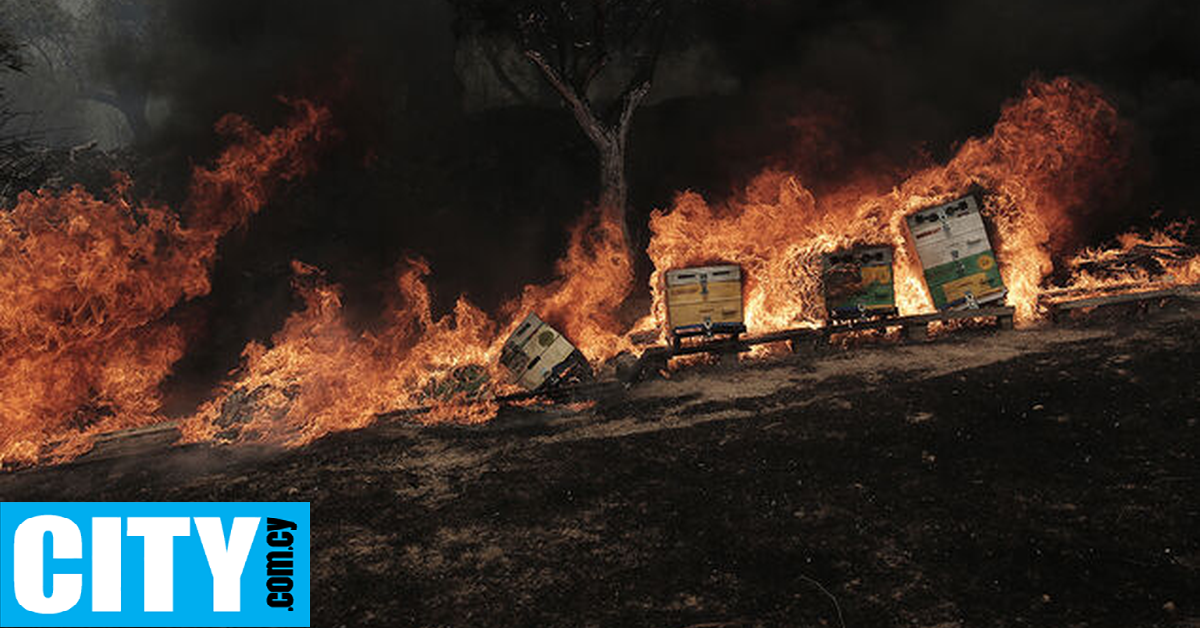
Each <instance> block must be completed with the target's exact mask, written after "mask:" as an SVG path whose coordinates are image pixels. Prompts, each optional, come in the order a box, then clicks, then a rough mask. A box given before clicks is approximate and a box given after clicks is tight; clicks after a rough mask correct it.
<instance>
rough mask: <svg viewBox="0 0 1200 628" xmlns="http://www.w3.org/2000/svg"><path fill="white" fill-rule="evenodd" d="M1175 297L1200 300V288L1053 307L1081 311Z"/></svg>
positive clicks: (1175, 289) (1170, 290)
mask: <svg viewBox="0 0 1200 628" xmlns="http://www.w3.org/2000/svg"><path fill="white" fill-rule="evenodd" d="M1173 297H1182V298H1187V299H1196V298H1200V287H1197V286H1178V287H1175V288H1168V289H1166V290H1151V291H1147V292H1127V293H1124V294H1113V295H1107V296H1098V297H1089V298H1086V299H1075V300H1073V301H1060V302H1057V303H1053V304H1052V305H1051V307H1052V308H1053V309H1055V310H1058V311H1071V310H1079V309H1084V308H1090V307H1104V306H1107V305H1118V304H1121V303H1136V302H1138V301H1151V300H1155V299H1169V298H1173Z"/></svg>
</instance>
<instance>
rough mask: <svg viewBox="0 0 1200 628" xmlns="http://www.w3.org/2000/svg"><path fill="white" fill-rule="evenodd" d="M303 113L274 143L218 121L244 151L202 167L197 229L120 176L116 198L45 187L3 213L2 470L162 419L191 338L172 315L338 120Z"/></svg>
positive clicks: (193, 220) (318, 112)
mask: <svg viewBox="0 0 1200 628" xmlns="http://www.w3.org/2000/svg"><path fill="white" fill-rule="evenodd" d="M295 109H296V112H295V115H294V118H293V120H292V121H291V123H290V124H289V125H288V126H287V127H286V128H282V129H278V130H276V131H274V132H272V133H269V134H265V135H264V134H261V133H259V132H257V131H255V130H254V129H252V128H251V127H250V126H249V125H248V124H247V123H246V122H245V121H244V120H242V119H241V118H238V117H236V116H227V117H225V118H223V119H222V120H221V121H220V122H218V123H217V130H218V131H219V132H221V133H222V134H225V135H228V136H231V137H232V138H233V139H234V144H233V145H232V146H231V147H230V148H228V149H227V150H226V151H225V152H224V153H223V154H222V155H221V156H220V157H219V158H218V160H217V163H216V165H215V166H214V167H213V168H210V169H206V168H200V167H197V168H195V169H194V172H193V175H192V185H191V189H190V193H189V196H188V199H187V201H186V203H185V210H184V214H185V215H186V217H187V223H186V224H184V223H182V222H181V221H180V219H179V217H178V215H177V214H176V213H175V212H173V211H171V210H170V209H168V208H166V207H163V206H156V205H151V204H145V203H141V204H138V203H135V202H134V201H132V200H131V199H130V198H129V189H130V181H129V179H128V177H126V176H125V175H122V174H119V173H118V174H115V177H114V178H115V179H116V183H115V185H114V186H113V189H112V190H111V192H110V193H109V195H108V198H106V199H98V198H94V197H93V196H91V195H89V194H88V193H86V192H85V191H84V190H83V189H82V188H80V187H75V188H72V189H70V190H67V191H65V192H61V193H56V192H51V191H46V190H42V191H40V192H38V193H36V194H31V193H23V194H21V196H20V197H19V198H18V200H17V204H16V207H14V208H13V209H12V210H11V211H9V212H0V362H3V364H4V369H3V370H0V390H3V391H4V394H3V396H2V397H0V428H2V429H0V466H5V465H11V464H18V463H27V462H32V461H34V460H36V459H38V458H39V457H41V456H47V457H48V458H49V459H51V460H61V459H66V458H70V457H73V456H74V455H77V454H78V453H80V452H82V451H84V450H86V449H87V447H88V442H89V437H90V436H91V435H93V434H96V433H98V432H102V431H108V430H114V429H120V428H127V427H135V426H140V425H145V424H148V423H152V422H155V421H157V420H159V418H158V417H157V416H156V413H157V412H158V409H159V405H160V401H161V399H160V395H159V393H158V389H157V387H158V384H159V383H160V382H161V381H162V380H163V378H164V377H166V375H167V374H168V373H169V372H170V369H171V365H172V364H174V363H175V361H176V360H178V359H179V358H180V357H181V355H182V354H183V350H184V344H185V343H184V338H183V334H182V333H181V331H180V330H179V329H178V328H177V327H176V326H175V325H172V324H170V323H168V322H165V321H164V320H163V317H164V315H165V314H166V313H167V312H168V311H169V310H170V309H171V308H172V307H173V306H174V305H175V304H177V303H179V302H181V301H185V300H188V299H192V298H195V297H197V296H200V295H203V294H207V293H208V291H209V278H208V271H209V268H210V266H211V265H212V261H213V257H214V255H215V254H216V247H217V243H218V241H219V240H220V238H221V237H222V236H223V235H224V234H225V233H226V232H228V231H229V230H230V229H232V228H233V227H235V226H236V225H238V224H240V223H241V222H242V221H244V220H245V219H246V218H247V217H249V216H250V215H252V214H254V213H255V212H257V211H258V210H259V209H260V208H261V207H262V205H263V203H264V202H265V200H266V197H267V193H268V192H269V190H270V188H271V187H272V185H273V183H274V182H276V181H279V180H287V179H291V178H294V177H296V176H299V175H301V174H303V173H305V172H306V171H307V170H308V168H309V167H310V163H311V160H310V153H311V150H310V148H311V145H312V144H313V141H314V140H316V139H320V136H321V133H322V131H321V129H322V127H323V126H324V125H325V124H326V122H327V119H328V113H327V112H326V111H325V110H324V109H321V108H318V107H315V106H313V105H311V104H309V103H305V102H299V103H296V104H295Z"/></svg>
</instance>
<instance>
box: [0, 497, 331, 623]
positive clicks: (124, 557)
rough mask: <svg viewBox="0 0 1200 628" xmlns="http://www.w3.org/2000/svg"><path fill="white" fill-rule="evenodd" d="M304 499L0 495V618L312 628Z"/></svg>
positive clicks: (0, 620)
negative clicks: (26, 498) (5, 498)
mask: <svg viewBox="0 0 1200 628" xmlns="http://www.w3.org/2000/svg"><path fill="white" fill-rule="evenodd" d="M311 531H312V529H311V527H310V526H309V505H308V503H306V502H169V503H168V502H162V503H154V502H90V503H85V502H14V503H0V626H308V625H309V599H310V598H309V550H310V540H311V538H312V537H311Z"/></svg>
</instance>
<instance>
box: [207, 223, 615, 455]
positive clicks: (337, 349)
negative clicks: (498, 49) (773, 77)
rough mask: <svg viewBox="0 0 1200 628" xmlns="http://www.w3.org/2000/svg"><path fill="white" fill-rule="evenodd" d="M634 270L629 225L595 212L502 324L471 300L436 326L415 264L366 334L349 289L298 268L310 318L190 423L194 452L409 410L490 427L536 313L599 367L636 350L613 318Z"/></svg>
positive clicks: (292, 439)
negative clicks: (511, 339)
mask: <svg viewBox="0 0 1200 628" xmlns="http://www.w3.org/2000/svg"><path fill="white" fill-rule="evenodd" d="M631 269H632V263H631V261H630V259H629V255H628V252H627V250H626V248H625V246H624V239H623V232H622V230H621V227H620V223H619V222H618V218H617V217H616V216H615V215H609V214H605V213H601V212H598V211H593V212H589V213H588V214H587V215H586V216H585V217H584V219H583V220H582V221H581V222H580V223H579V224H578V225H576V227H575V228H574V229H573V230H572V233H571V239H570V246H569V248H568V252H567V255H566V257H565V258H564V259H562V260H560V261H559V263H558V266H557V275H558V277H557V279H556V280H555V281H553V282H551V283H550V284H547V285H545V286H533V285H531V286H526V287H525V289H524V290H523V292H522V294H521V296H520V297H518V298H516V299H514V300H513V301H511V302H510V303H508V304H506V305H505V306H503V307H502V308H501V312H500V315H499V317H500V320H501V321H502V323H501V324H498V323H497V322H496V321H494V320H493V319H492V318H491V317H489V316H488V315H486V314H484V312H483V311H481V310H480V309H479V308H477V307H475V306H474V305H472V304H471V303H470V302H468V301H467V300H466V299H465V298H461V297H460V298H459V299H458V301H457V303H456V305H455V307H454V311H453V312H451V313H450V314H447V315H446V316H443V317H440V318H435V317H434V316H433V314H432V311H431V301H432V299H431V298H430V294H429V289H428V287H427V286H426V277H427V276H428V275H429V274H430V269H429V267H428V265H427V264H425V262H423V261H421V260H409V261H408V262H406V264H405V267H404V268H403V269H402V271H401V272H400V274H399V278H398V280H397V282H396V288H397V289H396V294H395V298H394V299H393V303H392V304H391V307H390V308H389V310H388V312H387V313H386V321H385V324H384V326H383V328H382V330H381V331H379V332H377V333H362V334H355V333H353V332H352V331H351V330H350V329H349V328H348V327H347V325H346V322H345V320H344V318H343V316H342V311H341V299H340V293H339V290H338V288H337V287H334V286H329V285H326V284H324V283H323V282H321V281H320V278H319V273H318V271H316V269H314V268H312V267H309V266H306V265H304V264H300V263H296V264H295V267H294V270H295V272H296V275H297V288H298V290H299V291H300V293H301V295H302V296H303V298H304V301H305V304H306V306H305V309H304V310H303V311H301V312H298V313H296V314H294V315H292V316H291V317H290V318H289V319H288V321H287V322H286V323H285V325H284V327H283V329H282V330H281V331H280V332H279V333H277V334H276V335H275V337H274V338H273V339H272V346H271V347H270V348H267V347H264V346H262V345H260V344H257V343H251V344H250V346H248V347H247V348H246V350H245V351H244V353H243V358H244V366H243V368H242V369H241V370H240V372H239V374H238V376H237V377H236V379H235V380H234V381H233V382H232V383H230V384H229V385H227V386H226V387H225V390H224V391H223V392H222V394H221V395H219V396H218V397H217V398H216V399H215V400H213V401H211V402H209V403H207V404H205V405H204V407H202V408H201V409H200V411H199V412H198V413H197V414H196V415H195V416H193V417H192V418H190V419H189V420H188V421H185V423H184V436H185V440H187V441H197V440H207V439H213V438H218V437H219V438H227V439H233V438H237V439H261V440H267V441H270V442H281V443H284V444H287V445H298V444H303V443H307V442H310V441H312V440H313V439H316V438H318V437H320V436H322V435H324V434H326V433H328V432H331V431H338V430H346V429H354V428H358V427H362V426H364V425H367V424H369V423H370V422H371V421H373V420H374V418H375V417H376V416H377V415H379V414H382V413H386V412H389V411H395V410H397V409H405V408H410V409H413V408H415V409H417V412H413V414H412V418H413V419H414V420H417V421H422V422H426V423H432V422H441V421H453V422H458V423H476V422H480V421H485V420H488V419H490V418H491V417H492V416H493V415H494V414H495V411H496V408H497V404H496V402H495V401H494V397H495V395H497V394H503V393H505V392H512V391H513V390H514V387H513V386H512V385H511V384H506V383H505V377H504V374H503V373H501V372H500V370H499V366H498V360H497V358H498V357H499V355H500V350H501V348H502V346H503V342H504V340H505V338H507V336H508V334H509V333H510V332H511V331H512V330H513V329H514V328H515V327H516V325H517V324H519V323H520V321H521V319H522V318H523V317H524V316H525V314H527V313H528V312H530V311H534V312H538V313H539V315H540V316H542V317H543V318H544V319H545V320H547V321H550V322H551V323H552V324H554V325H557V326H558V328H559V329H560V330H562V331H563V332H564V333H565V334H567V335H568V337H569V338H571V339H572V340H573V341H574V342H575V343H576V346H577V347H578V348H580V349H581V350H582V351H583V352H584V353H585V355H588V356H589V357H590V358H592V359H593V360H603V359H605V358H607V357H610V356H612V355H615V354H616V353H617V352H618V351H620V350H622V349H623V348H627V347H630V345H629V342H628V341H627V340H626V339H625V338H624V337H623V336H622V335H621V332H622V331H623V330H624V329H623V327H622V326H621V324H620V323H619V321H618V319H617V317H616V315H615V314H614V310H615V309H616V307H617V306H619V305H620V304H621V302H623V301H624V300H625V297H626V296H628V294H629V291H630V289H631V287H632V284H633V279H632V270H631ZM468 402H469V403H468Z"/></svg>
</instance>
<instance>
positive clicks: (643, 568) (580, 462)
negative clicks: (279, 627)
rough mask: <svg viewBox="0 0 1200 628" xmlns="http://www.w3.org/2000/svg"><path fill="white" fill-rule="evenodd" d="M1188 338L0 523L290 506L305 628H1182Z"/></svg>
mask: <svg viewBox="0 0 1200 628" xmlns="http://www.w3.org/2000/svg"><path fill="white" fill-rule="evenodd" d="M1198 354H1200V308H1198V307H1197V306H1196V305H1195V304H1190V305H1189V304H1180V303H1173V304H1171V305H1170V306H1169V307H1168V308H1166V309H1164V310H1161V311H1158V312H1155V313H1153V314H1151V315H1141V316H1131V315H1130V314H1129V313H1128V312H1122V313H1120V314H1119V315H1115V316H1114V315H1109V316H1106V317H1104V318H1100V319H1098V320H1096V319H1093V320H1090V321H1087V322H1086V324H1084V325H1082V326H1080V325H1075V326H1065V327H1064V326H1060V327H1054V328H1050V329H1044V330H1039V331H1025V332H1020V331H1018V332H999V331H967V332H960V333H955V334H953V335H951V336H949V337H946V338H943V339H941V340H939V341H937V342H934V343H931V344H923V345H918V346H913V345H908V346H905V345H900V346H898V345H894V344H884V345H880V346H867V347H857V348H854V349H850V350H846V349H834V350H830V351H828V352H827V353H826V354H824V355H821V356H817V357H814V356H788V357H784V358H779V359H776V360H773V361H768V362H757V363H749V364H743V365H741V367H740V368H735V367H731V366H728V365H726V366H719V365H714V366H697V367H694V368H690V369H687V370H684V371H681V372H679V373H676V374H675V375H674V376H673V377H672V378H671V380H669V381H654V382H648V383H644V384H641V385H638V386H636V387H634V388H632V389H630V390H628V391H626V392H624V393H622V394H620V395H618V396H616V397H613V398H610V399H606V400H601V401H599V402H597V403H595V404H593V405H575V406H571V407H545V408H526V409H514V410H508V411H505V412H504V413H503V414H502V415H501V416H500V417H498V418H497V419H496V420H495V421H493V422H492V423H491V424H488V425H485V426H481V427H470V428H466V427H449V426H443V427H430V428H421V427H417V426H411V425H404V424H394V423H393V424H388V425H377V426H374V427H372V428H369V429H365V430H362V431H358V432H353V433H341V434H335V435H332V436H329V437H327V438H325V439H323V440H321V441H319V442H317V443H315V444H313V445H311V446H308V447H305V448H303V449H300V450H295V451H287V452H272V451H266V450H252V449H248V448H223V449H217V450H212V449H208V448H204V447H188V448H160V449H158V450H155V451H151V452H147V453H141V454H137V455H133V454H130V455H126V456H118V457H115V458H111V459H108V460H99V461H94V462H87V461H86V460H85V461H81V462H79V463H76V464H74V465H68V466H63V467H58V468H48V469H35V470H31V471H25V472H19V473H9V474H7V475H4V476H0V499H5V500H43V499H55V500H57V499H74V500H178V501H183V500H264V501H269V500H307V501H310V502H311V503H312V520H313V524H314V539H313V547H314V554H313V588H312V609H313V625H314V626H331V627H334V626H367V625H380V626H384V625H396V626H443V625H446V626H459V625H494V626H534V625H555V626H657V627H680V628H682V627H685V626H710V627H715V626H730V627H740V626H747V627H749V626H805V625H812V626H822V625H824V626H839V625H841V623H840V621H839V619H838V612H839V609H840V612H841V614H842V616H843V618H844V625H845V626H871V627H883V626H941V627H942V628H949V627H952V626H962V627H977V626H1122V627H1128V626H1192V627H1195V626H1200V500H1198V499H1197V497H1198V493H1197V491H1196V482H1197V479H1198V477H1197V476H1198V475H1200V466H1198V465H1197V461H1196V455H1197V441H1198V438H1197V435H1198V433H1200V427H1198V426H1197V419H1198V418H1200V404H1198V403H1197V398H1198V395H1197V389H1196V382H1197V373H1198V368H1197V363H1198Z"/></svg>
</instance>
